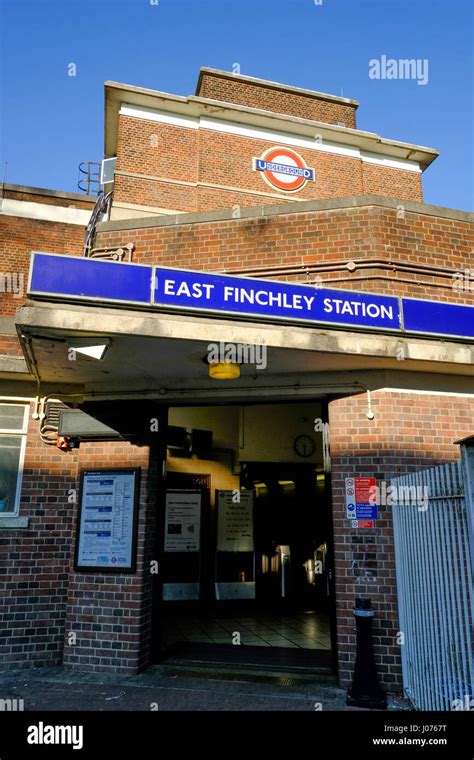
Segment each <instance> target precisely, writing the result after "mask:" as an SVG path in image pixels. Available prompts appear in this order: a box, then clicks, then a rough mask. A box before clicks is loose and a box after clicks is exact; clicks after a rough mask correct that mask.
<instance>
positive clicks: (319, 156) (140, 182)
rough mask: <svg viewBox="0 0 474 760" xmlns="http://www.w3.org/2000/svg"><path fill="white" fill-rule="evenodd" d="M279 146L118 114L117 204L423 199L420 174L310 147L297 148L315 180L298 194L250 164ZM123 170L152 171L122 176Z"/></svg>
mask: <svg viewBox="0 0 474 760" xmlns="http://www.w3.org/2000/svg"><path fill="white" fill-rule="evenodd" d="M274 145H275V143H274V142H272V141H265V140H259V139H255V138H249V137H240V136H238V135H229V134H225V133H222V132H214V131H211V130H207V129H200V130H193V129H186V128H182V127H176V126H169V125H167V124H160V123H158V122H154V121H148V120H145V119H136V118H133V117H129V116H120V118H119V132H118V147H117V175H116V183H115V192H114V201H115V202H118V203H120V202H122V203H132V204H138V205H144V206H155V207H159V208H167V209H168V208H169V209H175V210H178V211H212V210H214V209H222V208H230V207H231V206H234V205H236V204H240V205H243V206H255V205H259V204H261V203H265V204H267V203H282V202H292V201H294V202H298V201H301V200H322V199H325V198H341V197H348V196H353V195H361V194H363V193H376V194H378V195H385V196H392V197H397V198H404V199H405V200H413V201H422V187H421V174H418V173H415V172H412V171H405V170H402V169H390V168H387V167H383V166H377V165H374V164H366V163H363V162H362V161H361V160H360V159H358V158H350V157H347V156H340V155H335V154H333V153H325V152H323V151H321V152H320V151H314V150H308V149H304V148H298V149H297V152H298V153H299V154H300V155H301V156H302V158H303V159H304V160H305V162H306V164H307V165H308V166H310V167H312V168H314V169H315V176H316V179H315V181H314V182H307V184H306V185H305V187H304V188H303V189H302V190H301V191H299V192H298V193H285V192H284V191H279V190H278V189H277V188H274V187H271V186H269V185H268V184H267V183H266V182H265V180H264V179H263V176H262V173H261V172H257V171H254V170H253V168H252V161H253V158H258V157H259V156H261V155H262V154H263V152H264V151H265V150H267V149H268V148H271V147H273V146H274ZM121 172H130V173H132V174H145V175H149V176H147V177H135V176H124V175H122V174H121ZM180 182H181V183H188V184H178V183H180ZM207 185H217V187H208V186H207Z"/></svg>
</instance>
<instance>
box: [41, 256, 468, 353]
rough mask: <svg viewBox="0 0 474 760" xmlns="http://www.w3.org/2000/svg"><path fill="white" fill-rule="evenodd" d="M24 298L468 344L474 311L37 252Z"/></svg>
mask: <svg viewBox="0 0 474 760" xmlns="http://www.w3.org/2000/svg"><path fill="white" fill-rule="evenodd" d="M28 295H30V296H32V297H34V298H47V299H48V300H56V301H58V300H59V301H79V302H84V301H92V302H97V301H98V300H100V301H101V302H103V303H104V304H105V303H110V304H116V305H122V306H128V307H132V308H136V307H138V308H146V309H157V308H158V309H168V310H169V309H175V310H192V311H195V312H196V311H199V312H213V313H218V314H219V313H222V314H232V315H236V316H242V317H251V318H253V319H262V318H263V319H284V320H287V321H288V320H295V321H298V322H300V323H306V324H310V325H311V324H317V323H323V324H335V325H341V326H343V325H347V326H349V327H350V326H354V327H362V328H365V329H371V330H374V329H375V330H377V329H378V330H387V329H388V330H392V331H397V332H402V333H415V334H421V335H432V336H434V337H436V336H447V337H448V336H452V337H455V338H462V339H466V338H474V307H472V306H467V305H465V304H457V303H443V302H436V301H423V300H419V299H415V298H396V297H394V296H385V295H381V294H371V293H357V292H354V291H344V290H331V289H325V288H314V287H311V286H309V285H300V284H299V283H292V282H282V281H280V280H257V279H252V278H247V277H235V276H231V275H223V274H216V273H213V272H194V271H188V270H184V269H169V268H165V267H159V266H150V265H144V264H124V263H119V262H111V261H101V260H99V259H89V258H79V257H76V256H65V255H60V254H49V253H40V252H36V253H34V254H33V257H32V263H31V271H30V280H29V285H28Z"/></svg>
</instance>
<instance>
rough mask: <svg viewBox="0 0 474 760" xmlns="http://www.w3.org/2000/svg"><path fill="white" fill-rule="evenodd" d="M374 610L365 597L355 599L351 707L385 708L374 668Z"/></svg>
mask: <svg viewBox="0 0 474 760" xmlns="http://www.w3.org/2000/svg"><path fill="white" fill-rule="evenodd" d="M374 615H375V612H374V610H373V609H372V602H371V600H370V599H368V598H367V597H359V598H358V599H356V604H355V609H354V616H355V619H356V628H357V650H356V663H355V668H354V675H353V677H352V686H351V687H350V689H349V691H348V693H347V704H348V705H351V706H352V707H368V708H370V709H372V710H386V709H387V697H386V695H385V692H384V690H383V689H382V687H381V686H380V682H379V677H378V675H377V670H376V668H375V657H374V648H373V645H372V618H373V617H374Z"/></svg>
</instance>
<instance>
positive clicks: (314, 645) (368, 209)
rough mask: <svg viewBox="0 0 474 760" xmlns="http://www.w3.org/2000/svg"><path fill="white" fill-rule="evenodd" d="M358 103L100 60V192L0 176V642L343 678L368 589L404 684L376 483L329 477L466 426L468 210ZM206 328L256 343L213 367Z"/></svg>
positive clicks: (438, 440) (212, 337) (380, 660)
mask: <svg viewBox="0 0 474 760" xmlns="http://www.w3.org/2000/svg"><path fill="white" fill-rule="evenodd" d="M357 106H358V103H357V102H356V101H354V100H349V99H347V98H342V97H336V96H333V95H327V94H323V93H319V92H313V91H309V90H304V89H300V88H297V87H289V86H286V85H280V84H277V83H273V82H267V81H262V80H259V79H255V78H253V77H247V76H241V75H234V74H229V73H226V72H221V71H216V70H213V69H208V68H203V69H201V72H200V75H199V80H198V85H197V90H196V95H195V96H191V97H187V98H185V97H181V96H176V95H170V94H167V93H162V92H157V91H152V90H146V89H143V88H139V87H132V86H128V85H124V84H117V83H110V82H108V83H106V86H105V151H104V154H105V157H106V158H107V159H116V162H115V165H114V176H113V179H112V180H111V181H110V182H108V183H107V184H105V186H104V192H105V194H106V197H107V204H104V203H103V206H102V208H98V207H97V205H96V206H95V212H93V209H94V204H95V198H92V197H89V196H84V195H75V194H71V193H62V192H55V191H49V190H41V189H37V188H26V187H19V186H15V185H4V186H3V188H2V220H1V235H2V257H3V264H2V270H3V274H2V278H3V279H2V285H3V287H2V293H1V306H2V310H1V317H0V383H1V393H0V396H1V399H0V418H1V419H0V446H1V448H0V475H1V477H2V480H1V482H0V559H1V575H0V589H1V597H2V614H1V618H0V620H1V631H2V635H1V637H0V652H1V655H2V659H3V661H4V662H7V663H11V664H12V665H16V666H18V665H20V666H25V667H28V666H32V665H44V664H60V663H64V664H65V665H66V666H68V667H70V668H74V669H81V670H97V671H98V670H110V669H113V670H116V671H121V672H124V673H133V672H136V671H137V670H139V669H142V668H144V667H146V666H147V665H148V664H149V663H150V662H157V661H163V660H164V659H166V658H170V657H174V658H175V660H176V658H177V659H178V660H181V659H183V660H186V658H191V659H192V660H193V661H195V660H202V661H206V662H212V663H214V664H215V663H216V662H217V663H219V662H220V663H224V664H226V665H228V664H229V663H234V665H235V663H236V662H238V663H241V664H242V665H245V666H250V665H252V666H259V667H265V666H267V667H270V666H271V667H273V668H275V667H277V666H278V667H280V666H283V667H284V668H287V669H295V670H301V669H302V668H303V669H305V668H306V669H308V668H309V669H311V670H315V669H321V670H322V671H325V670H328V669H333V670H337V673H338V677H339V681H340V683H341V684H342V685H347V684H348V683H349V682H350V678H351V674H352V672H353V668H354V659H355V632H354V624H353V614H352V610H353V607H354V603H355V600H356V598H357V597H360V596H366V597H370V599H371V601H372V604H373V607H374V609H375V612H376V616H375V619H374V644H375V655H376V662H377V667H378V671H379V674H380V676H381V679H382V682H383V684H384V686H385V687H386V688H387V689H388V690H391V691H395V692H396V691H399V690H400V689H401V687H402V677H401V665H400V643H397V642H398V638H397V634H398V633H399V630H400V626H399V620H398V614H397V587H396V567H395V555H394V538H393V529H392V519H391V509H390V506H389V505H383V504H379V506H378V514H377V516H376V518H375V519H372V518H371V517H368V518H367V520H365V519H362V518H361V519H360V520H354V519H348V512H347V509H346V479H347V478H357V477H360V478H376V479H377V482H378V483H379V484H380V483H382V482H385V483H389V482H390V479H391V478H393V477H395V476H398V475H400V474H404V473H409V472H414V471H416V470H418V469H420V468H421V467H425V466H430V465H433V464H438V463H444V462H450V461H453V460H456V459H458V458H459V447H458V446H457V445H456V444H455V441H458V440H459V439H461V438H464V437H466V436H468V435H469V434H471V433H472V419H473V413H474V393H473V384H472V364H473V362H472V360H473V344H472V338H473V336H474V329H473V323H474V320H473V316H472V315H473V310H472V309H473V288H472V280H470V277H469V272H470V271H471V269H472V266H473V263H472V242H473V230H472V214H468V213H465V212H463V211H457V210H453V209H447V208H441V207H434V206H430V205H427V204H424V203H423V197H422V184H421V178H422V173H423V171H424V170H425V169H426V168H427V167H429V165H430V163H431V162H432V161H433V160H434V159H435V158H436V156H437V152H436V151H435V150H433V149H430V148H426V147H421V146H417V145H411V144H407V143H401V142H398V141H396V140H392V139H387V138H383V137H381V136H379V135H377V134H374V133H370V132H364V131H361V130H358V129H357V127H356V109H357ZM99 212H100V213H101V215H100V216H98V213H99ZM91 214H92V217H91ZM91 218H92V222H91V221H90V220H91ZM88 225H89V226H88ZM87 226H88V227H87ZM86 227H87V234H86V244H85V245H84V235H85V233H86ZM32 252H42V254H41V255H40V254H38V253H37V254H36V255H35V257H34V263H31V253H32ZM43 254H51V255H43ZM137 265H138V266H137ZM155 267H157V269H155ZM181 270H186V271H185V272H182V271H181ZM188 270H190V271H188ZM29 272H30V275H29V276H28V273H29ZM215 275H218V276H217V277H216V276H215ZM302 286H304V287H302ZM219 289H220V290H219ZM218 291H219V292H220V293H221V295H222V294H223V297H221V298H220V299H218V298H217V293H218ZM321 302H322V304H321ZM318 304H321V306H320V307H319V306H318ZM305 306H307V312H308V313H304V308H305ZM318 308H320V310H319V312H318V311H317V309H318ZM285 309H287V311H286V312H285ZM314 309H316V311H313V310H314ZM384 320H385V321H384ZM214 345H216V346H222V345H225V346H227V347H228V346H235V347H246V348H247V349H250V348H252V347H253V348H254V349H255V348H258V349H259V351H260V353H259V352H258V351H257V352H254V353H253V354H252V352H251V351H250V353H248V355H250V357H251V358H252V359H253V360H252V361H246V360H236V361H234V362H232V363H230V364H232V366H234V367H235V366H236V365H238V371H237V373H238V374H239V376H238V377H235V378H234V379H233V380H219V379H215V378H214V377H212V376H211V374H210V369H212V362H211V364H209V362H210V360H209V351H210V348H209V347H210V346H214ZM258 357H260V360H261V361H260V364H259V360H258ZM213 361H214V360H213ZM225 363H226V362H221V364H225ZM227 364H229V362H227ZM264 365H265V366H264ZM61 447H62V448H61ZM100 470H105V471H106V472H107V473H109V474H108V475H107V474H102V475H101V474H100V473H99V472H98V471H100ZM81 473H82V476H81ZM84 473H85V475H84ZM121 473H122V474H121ZM125 476H127V477H129V478H130V480H129V481H127V483H126V485H124V486H123V488H124V489H125V490H120V489H122V486H121V485H120V484H119V485H117V483H119V480H117V478H119V479H120V477H125ZM94 478H95V480H94ZM120 482H122V481H120ZM123 482H124V483H125V481H123ZM94 483H95V486H94ZM91 484H92V485H91ZM104 484H105V485H104ZM110 484H112V485H110ZM93 488H96V491H94V490H93ZM102 488H104V489H105V490H101V489H102ZM110 488H112V490H113V489H119V490H118V491H116V490H113V493H114V494H116V493H119V492H120V494H121V495H120V499H121V500H122V501H120V504H121V507H120V509H122V511H124V512H123V513H124V514H125V518H124V517H123V516H122V517H121V518H120V520H122V522H121V523H120V525H119V528H120V530H119V528H117V527H114V525H115V523H113V521H114V520H115V516H114V515H115V513H114V509H116V507H117V504H118V502H117V501H114V503H113V504H112V503H110V504H109V503H108V502H107V498H108V490H107V489H110ZM88 489H89V490H88ZM91 489H92V490H91ZM126 489H129V490H128V491H127V490H126ZM130 489H131V490H130ZM134 489H136V491H137V497H136V504H135V505H134V504H133V493H132V492H133V491H134ZM241 493H245V494H246V497H245V498H244V499H243V501H242V503H241V502H240V501H237V502H235V503H237V504H239V505H240V504H242V506H241V510H240V517H239V519H240V523H236V522H235V521H234V523H233V522H232V519H234V518H235V515H234V517H233V512H232V504H233V503H234V502H232V495H234V497H235V498H236V499H239V498H240V496H235V494H241ZM124 494H125V496H124ZM183 494H184V495H185V497H186V499H187V500H188V501H186V504H185V505H184V506H183V502H179V498H181V497H183ZM248 494H251V497H248ZM178 497H179V498H178ZM94 498H95V499H96V502H94ZM114 498H115V496H114ZM117 498H119V497H117ZM88 499H89V502H88V501H87V500H88ZM127 499H128V501H127ZM247 499H249V501H247ZM251 502H252V504H253V506H252V507H248V508H247V507H245V505H247V506H248V504H250V503H251ZM100 504H103V505H104V506H103V507H100ZM124 504H125V507H124V506H123V505H124ZM244 507H245V508H244ZM88 509H89V510H92V511H93V510H96V512H94V515H95V518H94V519H95V520H96V522H97V530H95V531H94V530H92V528H91V524H92V522H93V520H92V521H91V520H89V522H87V520H88V518H87V515H88V512H87V510H88ZM127 509H129V510H130V511H129V512H127ZM101 510H102V511H101ZM107 510H109V513H110V514H106V515H104V514H103V512H104V511H105V512H106V513H107ZM361 514H362V513H361ZM367 514H369V512H367ZM132 515H135V518H136V522H134V520H132ZM99 517H100V519H99ZM110 520H112V528H110V525H111V523H110ZM117 524H119V523H117ZM124 525H125V527H124ZM239 525H240V528H239ZM120 526H121V527H120ZM239 530H240V533H239ZM117 531H118V533H117ZM120 531H122V532H120ZM121 537H123V544H121V541H122V538H121ZM114 541H115V543H114ZM117 547H118V548H117ZM113 562H116V563H117V562H118V565H115V566H114V564H112V563H113ZM120 571H121V572H120ZM236 634H237V637H236ZM238 643H241V644H244V645H246V646H244V647H242V648H239V647H236V646H235V644H238Z"/></svg>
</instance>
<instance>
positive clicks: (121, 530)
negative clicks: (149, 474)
mask: <svg viewBox="0 0 474 760" xmlns="http://www.w3.org/2000/svg"><path fill="white" fill-rule="evenodd" d="M139 480H140V470H139V469H138V468H137V469H135V468H134V469H120V470H118V469H117V470H84V471H82V472H81V489H80V503H79V518H78V531H77V540H76V553H75V563H74V567H75V569H76V570H81V571H84V570H94V571H97V570H103V571H107V572H108V573H109V572H122V573H125V572H134V571H135V567H136V544H137V527H138V492H139Z"/></svg>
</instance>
